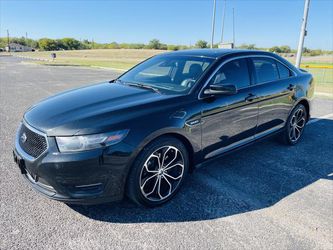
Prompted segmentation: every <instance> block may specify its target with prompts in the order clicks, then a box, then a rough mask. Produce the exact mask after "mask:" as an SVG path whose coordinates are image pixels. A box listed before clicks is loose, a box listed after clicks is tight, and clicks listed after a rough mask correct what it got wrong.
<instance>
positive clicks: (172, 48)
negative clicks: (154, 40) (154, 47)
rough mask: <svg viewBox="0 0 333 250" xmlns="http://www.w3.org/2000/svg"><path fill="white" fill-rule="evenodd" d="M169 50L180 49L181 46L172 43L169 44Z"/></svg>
mask: <svg viewBox="0 0 333 250" xmlns="http://www.w3.org/2000/svg"><path fill="white" fill-rule="evenodd" d="M168 50H173V51H176V50H179V46H178V45H171V44H170V45H168Z"/></svg>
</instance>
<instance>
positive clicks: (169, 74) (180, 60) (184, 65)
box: [118, 56, 213, 94]
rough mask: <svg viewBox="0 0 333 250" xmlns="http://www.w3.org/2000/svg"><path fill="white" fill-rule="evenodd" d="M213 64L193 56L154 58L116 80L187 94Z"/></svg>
mask: <svg viewBox="0 0 333 250" xmlns="http://www.w3.org/2000/svg"><path fill="white" fill-rule="evenodd" d="M212 62H213V59H211V58H202V57H193V56H156V57H153V58H151V59H148V60H147V61H145V62H143V63H141V64H139V65H138V66H136V67H134V68H133V69H131V70H130V71H128V72H126V73H125V74H124V75H122V76H121V77H120V78H119V79H118V80H120V81H121V82H124V83H131V84H141V85H143V84H144V85H145V86H146V87H147V86H149V87H154V88H156V89H158V90H160V91H161V92H168V91H169V92H172V93H174V94H175V93H182V94H183V93H188V92H189V91H190V89H191V88H192V87H193V86H194V84H195V83H196V81H197V80H198V79H199V78H200V76H201V75H202V74H203V73H204V71H205V70H206V69H207V68H208V66H209V65H210V64H211V63H212Z"/></svg>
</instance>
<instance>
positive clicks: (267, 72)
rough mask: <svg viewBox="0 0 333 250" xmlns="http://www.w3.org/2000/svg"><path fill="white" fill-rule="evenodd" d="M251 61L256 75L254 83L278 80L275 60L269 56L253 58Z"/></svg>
mask: <svg viewBox="0 0 333 250" xmlns="http://www.w3.org/2000/svg"><path fill="white" fill-rule="evenodd" d="M252 62H253V65H254V70H255V72H256V76H257V81H256V83H263V82H272V81H276V80H279V72H278V69H277V65H276V63H275V60H273V59H269V58H253V59H252Z"/></svg>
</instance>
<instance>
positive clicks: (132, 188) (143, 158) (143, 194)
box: [127, 137, 189, 207]
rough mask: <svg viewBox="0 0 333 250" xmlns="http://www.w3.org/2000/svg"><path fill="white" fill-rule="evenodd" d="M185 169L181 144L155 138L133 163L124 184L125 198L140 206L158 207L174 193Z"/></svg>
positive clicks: (184, 149) (186, 164)
mask: <svg viewBox="0 0 333 250" xmlns="http://www.w3.org/2000/svg"><path fill="white" fill-rule="evenodd" d="M188 168H189V161H188V153H187V150H186V148H185V146H184V145H183V144H182V142H180V141H179V140H177V139H176V138H173V137H162V138H159V139H157V140H155V141H154V142H152V143H151V144H149V145H148V146H147V147H146V148H144V150H143V151H142V152H141V153H140V155H139V157H138V158H137V160H136V161H135V163H134V165H133V167H132V169H131V172H130V174H129V177H128V181H127V195H128V196H129V198H130V199H131V200H133V201H134V202H136V203H138V204H141V205H145V206H150V207H154V206H158V205H161V204H163V203H165V202H167V201H169V200H170V199H171V198H172V197H173V196H174V195H175V194H176V193H177V192H178V190H179V188H180V186H181V184H182V183H183V181H184V179H185V177H186V175H187V172H188Z"/></svg>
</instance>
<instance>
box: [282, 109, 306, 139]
mask: <svg viewBox="0 0 333 250" xmlns="http://www.w3.org/2000/svg"><path fill="white" fill-rule="evenodd" d="M307 119H308V113H307V110H306V108H305V107H304V105H302V104H298V105H297V106H296V107H295V108H294V110H293V111H292V112H291V114H290V115H289V118H288V120H287V123H286V127H285V130H284V132H283V134H282V139H283V142H284V143H285V144H288V145H295V144H297V143H298V142H299V141H300V139H301V138H302V135H303V132H304V128H305V125H306V122H307Z"/></svg>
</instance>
